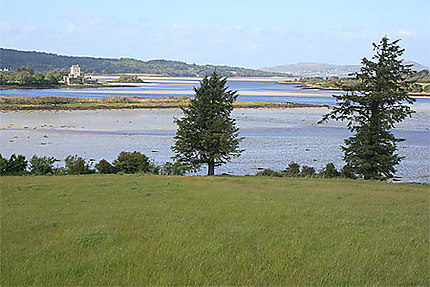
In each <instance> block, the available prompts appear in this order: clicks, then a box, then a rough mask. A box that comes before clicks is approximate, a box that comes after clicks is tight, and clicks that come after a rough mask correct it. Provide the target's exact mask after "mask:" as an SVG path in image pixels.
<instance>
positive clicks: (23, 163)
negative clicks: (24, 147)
mask: <svg viewBox="0 0 430 287" xmlns="http://www.w3.org/2000/svg"><path fill="white" fill-rule="evenodd" d="M27 164H28V162H27V160H26V159H25V156H23V155H22V154H20V155H16V154H12V155H11V156H10V157H9V159H6V158H3V157H2V155H1V154H0V175H20V174H24V173H25V171H26V169H27Z"/></svg>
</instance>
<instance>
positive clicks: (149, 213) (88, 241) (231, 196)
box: [0, 175, 430, 286]
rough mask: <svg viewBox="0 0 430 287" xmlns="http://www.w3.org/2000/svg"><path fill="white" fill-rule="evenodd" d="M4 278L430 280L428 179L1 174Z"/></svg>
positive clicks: (12, 281)
mask: <svg viewBox="0 0 430 287" xmlns="http://www.w3.org/2000/svg"><path fill="white" fill-rule="evenodd" d="M0 182H1V285H2V286H11V285H26V286H30V285H39V286H49V285H51V286H53V285H80V286H89V285H116V286H120V285H121V286H124V285H134V286H141V285H428V283H429V279H430V275H429V267H428V262H429V233H428V232H429V221H428V219H429V203H430V199H429V194H430V193H429V186H428V185H418V184H389V183H380V182H362V181H350V180H322V179H285V178H260V177H212V178H207V177H166V176H136V175H133V176H120V175H114V176H101V175H92V176H51V177H42V176H40V177H31V176H24V177H1V178H0Z"/></svg>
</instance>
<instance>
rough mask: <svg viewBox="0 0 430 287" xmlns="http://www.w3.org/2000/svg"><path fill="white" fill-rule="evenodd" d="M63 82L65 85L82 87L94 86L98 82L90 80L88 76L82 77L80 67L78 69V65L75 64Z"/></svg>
mask: <svg viewBox="0 0 430 287" xmlns="http://www.w3.org/2000/svg"><path fill="white" fill-rule="evenodd" d="M64 82H66V83H67V85H82V84H88V85H94V84H97V83H98V80H97V79H92V78H91V77H89V76H84V77H82V75H81V67H79V65H78V64H76V65H72V66H71V67H70V69H69V75H68V76H64Z"/></svg>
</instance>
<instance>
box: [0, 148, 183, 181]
mask: <svg viewBox="0 0 430 287" xmlns="http://www.w3.org/2000/svg"><path fill="white" fill-rule="evenodd" d="M59 161H60V160H58V159H56V158H54V157H49V156H37V155H33V156H32V157H31V158H30V159H29V160H27V159H26V157H25V156H24V155H16V154H12V155H11V156H10V157H9V158H5V157H3V156H2V155H1V154H0V175H25V174H33V175H72V174H93V173H102V174H117V173H125V174H133V173H151V174H163V175H184V174H185V172H186V171H187V168H186V167H185V166H179V165H177V164H175V163H171V162H166V163H165V164H163V165H156V164H154V163H153V162H151V161H150V160H149V158H148V157H147V156H146V155H144V154H142V153H141V152H138V151H133V152H126V151H123V152H121V153H120V154H119V155H118V157H117V158H116V159H115V160H114V161H113V162H112V163H111V162H109V161H107V160H105V159H101V160H100V161H99V162H97V163H95V164H94V162H93V161H89V160H85V159H84V158H82V157H80V156H78V155H69V156H67V157H66V158H65V160H64V163H65V164H64V166H56V165H55V164H56V162H59Z"/></svg>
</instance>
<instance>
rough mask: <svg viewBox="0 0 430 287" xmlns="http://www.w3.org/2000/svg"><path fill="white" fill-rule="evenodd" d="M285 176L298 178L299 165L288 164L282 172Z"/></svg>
mask: <svg viewBox="0 0 430 287" xmlns="http://www.w3.org/2000/svg"><path fill="white" fill-rule="evenodd" d="M284 173H285V176H291V177H298V176H300V165H299V164H298V163H295V162H290V164H289V165H288V167H287V168H286V169H285V170H284Z"/></svg>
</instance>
